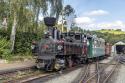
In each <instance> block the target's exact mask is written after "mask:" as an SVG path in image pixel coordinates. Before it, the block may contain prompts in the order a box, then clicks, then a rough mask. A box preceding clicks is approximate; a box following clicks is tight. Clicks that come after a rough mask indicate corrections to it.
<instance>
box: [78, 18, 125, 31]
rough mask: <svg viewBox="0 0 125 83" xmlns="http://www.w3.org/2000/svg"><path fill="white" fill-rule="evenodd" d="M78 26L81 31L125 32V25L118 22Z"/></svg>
mask: <svg viewBox="0 0 125 83" xmlns="http://www.w3.org/2000/svg"><path fill="white" fill-rule="evenodd" d="M78 26H80V27H81V28H82V29H87V30H101V29H121V30H123V31H125V23H124V22H122V21H120V20H117V21H114V22H102V23H90V24H82V25H78Z"/></svg>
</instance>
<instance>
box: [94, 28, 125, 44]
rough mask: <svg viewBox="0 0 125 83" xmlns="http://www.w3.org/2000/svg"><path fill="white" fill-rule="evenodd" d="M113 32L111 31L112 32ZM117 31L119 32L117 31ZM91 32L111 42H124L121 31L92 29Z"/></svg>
mask: <svg viewBox="0 0 125 83" xmlns="http://www.w3.org/2000/svg"><path fill="white" fill-rule="evenodd" d="M112 32H113V33H112ZM118 32H119V33H118ZM92 33H93V34H96V35H97V36H98V37H101V38H103V39H105V40H106V42H109V43H111V44H115V43H117V42H118V41H123V42H125V32H123V31H115V30H113V31H111V32H110V31H104V30H103V31H102V30H101V31H92Z"/></svg>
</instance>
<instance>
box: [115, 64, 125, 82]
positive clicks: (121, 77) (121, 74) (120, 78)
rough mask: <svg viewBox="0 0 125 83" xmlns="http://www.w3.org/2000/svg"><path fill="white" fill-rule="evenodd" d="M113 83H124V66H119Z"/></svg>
mask: <svg viewBox="0 0 125 83" xmlns="http://www.w3.org/2000/svg"><path fill="white" fill-rule="evenodd" d="M116 76H117V77H115V78H116V79H115V81H114V82H113V83H125V65H121V67H120V68H119V72H118V73H117V75H116Z"/></svg>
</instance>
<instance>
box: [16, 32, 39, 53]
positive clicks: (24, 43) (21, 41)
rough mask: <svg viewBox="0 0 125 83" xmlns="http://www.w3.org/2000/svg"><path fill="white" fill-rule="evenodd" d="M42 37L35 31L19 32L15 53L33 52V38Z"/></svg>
mask: <svg viewBox="0 0 125 83" xmlns="http://www.w3.org/2000/svg"><path fill="white" fill-rule="evenodd" d="M38 39H40V36H38V35H37V34H35V33H29V32H17V34H16V41H15V48H14V53H26V52H31V44H32V41H33V40H38Z"/></svg>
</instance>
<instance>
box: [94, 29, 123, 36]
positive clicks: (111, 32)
mask: <svg viewBox="0 0 125 83" xmlns="http://www.w3.org/2000/svg"><path fill="white" fill-rule="evenodd" d="M96 32H101V33H110V34H115V35H121V34H125V32H124V31H117V30H98V31H96Z"/></svg>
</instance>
